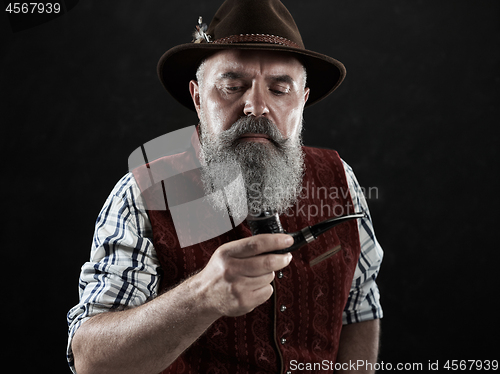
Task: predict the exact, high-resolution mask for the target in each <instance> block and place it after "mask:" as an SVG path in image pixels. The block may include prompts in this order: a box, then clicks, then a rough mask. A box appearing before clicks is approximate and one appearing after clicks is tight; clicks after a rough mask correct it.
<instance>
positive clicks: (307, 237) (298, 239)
mask: <svg viewBox="0 0 500 374" xmlns="http://www.w3.org/2000/svg"><path fill="white" fill-rule="evenodd" d="M363 217H367V215H366V213H365V212H358V213H354V214H348V215H344V216H340V217H335V218H329V219H327V220H325V221H323V222H320V223H317V224H316V225H313V226H306V227H304V228H303V229H302V230H299V231H296V232H292V233H288V232H285V230H283V227H282V226H281V222H280V219H279V215H278V213H276V212H275V211H273V210H266V211H263V212H261V213H260V214H258V215H254V214H250V215H248V217H247V223H248V226H250V230H251V231H252V235H258V234H265V233H269V234H277V233H283V234H288V235H291V236H292V237H293V240H294V242H293V244H292V245H291V246H290V247H288V248H285V249H278V250H276V251H271V252H267V253H278V254H282V253H288V252H293V251H296V250H297V249H299V248H301V247H303V246H304V245H306V244H308V243H310V242H312V241H314V240H316V239H318V237H319V236H320V235H322V234H324V233H325V232H327V231H328V230H331V229H332V228H334V227H335V226H337V225H338V224H340V223H342V222H346V221H349V220H351V219H355V218H363Z"/></svg>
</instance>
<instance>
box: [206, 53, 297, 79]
mask: <svg viewBox="0 0 500 374" xmlns="http://www.w3.org/2000/svg"><path fill="white" fill-rule="evenodd" d="M206 64H207V65H208V66H210V70H211V72H212V74H216V75H218V76H220V75H221V74H226V73H227V72H240V73H241V74H242V75H243V74H244V73H245V71H246V72H251V71H253V70H257V71H260V72H263V73H264V72H265V73H268V74H283V73H284V69H286V70H287V72H288V73H293V72H294V71H295V72H296V73H298V74H300V73H301V72H302V69H303V67H302V64H301V63H300V62H299V60H298V59H297V58H295V57H294V56H293V55H291V54H289V53H286V52H278V51H261V50H236V49H235V50H222V51H219V52H217V53H215V54H213V55H212V56H210V57H208V58H207V60H206Z"/></svg>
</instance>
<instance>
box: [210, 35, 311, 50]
mask: <svg viewBox="0 0 500 374" xmlns="http://www.w3.org/2000/svg"><path fill="white" fill-rule="evenodd" d="M212 43H215V44H226V43H270V44H281V45H284V46H287V47H293V48H299V49H303V48H302V47H301V46H300V45H298V44H297V43H295V42H292V41H291V40H288V39H286V38H283V37H281V36H276V35H269V34H240V35H231V36H227V37H225V38H220V39H217V40H214V41H213V42H212Z"/></svg>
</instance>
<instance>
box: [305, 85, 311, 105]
mask: <svg viewBox="0 0 500 374" xmlns="http://www.w3.org/2000/svg"><path fill="white" fill-rule="evenodd" d="M310 91H311V90H310V89H309V87H306V88H304V105H306V103H307V100H308V99H309V92H310Z"/></svg>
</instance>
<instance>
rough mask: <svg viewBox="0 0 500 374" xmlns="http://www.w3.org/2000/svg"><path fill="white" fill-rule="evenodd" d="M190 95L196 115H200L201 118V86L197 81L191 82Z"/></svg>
mask: <svg viewBox="0 0 500 374" xmlns="http://www.w3.org/2000/svg"><path fill="white" fill-rule="evenodd" d="M189 93H190V94H191V98H192V99H193V104H194V107H195V108H196V113H198V118H200V108H201V106H200V86H199V85H198V82H197V81H195V80H191V81H190V82H189Z"/></svg>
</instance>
